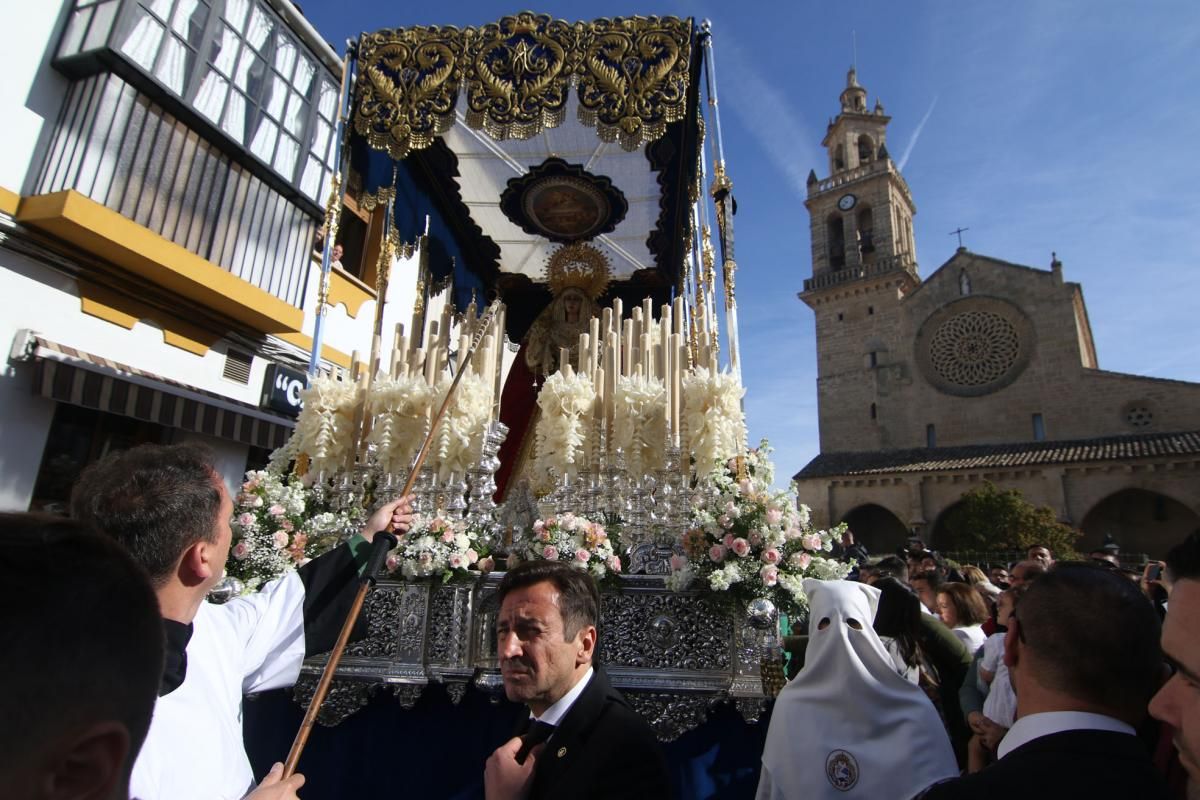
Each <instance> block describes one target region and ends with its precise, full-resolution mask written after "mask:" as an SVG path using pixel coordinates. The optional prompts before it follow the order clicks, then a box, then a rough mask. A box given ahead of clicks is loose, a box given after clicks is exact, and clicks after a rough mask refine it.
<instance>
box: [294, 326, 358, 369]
mask: <svg viewBox="0 0 1200 800" xmlns="http://www.w3.org/2000/svg"><path fill="white" fill-rule="evenodd" d="M276 335H277V336H279V338H280V339H283V340H284V341H285V342H287V343H288V344H294V345H296V347H299V348H302V349H303V350H305V351H306V352H309V353H311V352H312V337H311V336H305V335H304V334H303V333H280V334H276ZM321 358H323V359H325V360H326V361H332V362H333V363H334V364H337V365H338V366H339V367H345V368H346V369H350V356H349V355H347V354H346V353H343V352H342V351H341V350H338V349H337V348H336V347H330V346H329V345H327V344H325V345H321Z"/></svg>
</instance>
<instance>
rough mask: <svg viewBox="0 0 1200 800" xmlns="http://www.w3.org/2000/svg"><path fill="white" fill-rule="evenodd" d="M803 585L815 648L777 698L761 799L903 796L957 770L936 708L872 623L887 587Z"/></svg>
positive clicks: (877, 799)
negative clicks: (900, 668)
mask: <svg viewBox="0 0 1200 800" xmlns="http://www.w3.org/2000/svg"><path fill="white" fill-rule="evenodd" d="M804 591H805V593H806V594H807V595H808V598H809V631H808V635H809V639H808V650H807V651H806V653H805V659H804V668H803V669H802V670H800V673H799V674H798V675H797V676H796V677H795V678H794V679H792V681H791V682H790V683H789V684H788V685H787V686H785V687H784V688H783V691H782V692H780V693H779V697H778V698H776V700H775V710H774V711H773V712H772V715H771V727H770V728H769V729H768V732H767V743H766V746H765V747H764V748H763V757H762V774H761V776H760V778H759V784H758V800H791V799H792V798H797V799H798V798H806V800H822V799H824V798H828V799H829V800H833V798H837V800H848V799H850V798H863V799H864V800H880V798H895V799H896V800H904V798H911V797H913V796H915V795H916V794H918V793H919V792H921V791H922V790H924V789H925V788H926V787H928V786H929V785H931V784H933V783H935V782H937V781H940V780H944V779H946V778H950V777H953V776H955V775H957V774H958V766H957V764H956V762H955V760H954V751H953V750H952V749H951V747H950V740H949V739H948V738H947V736H946V731H945V728H943V727H942V722H941V720H940V719H939V718H938V715H937V711H936V710H935V709H934V707H933V704H932V703H930V702H929V699H928V698H927V697H926V696H925V693H924V692H922V691H921V689H920V688H918V687H917V686H916V685H914V684H912V683H910V682H909V681H907V680H905V679H904V678H903V677H901V676H900V675H897V674H896V670H895V668H894V667H893V665H892V659H891V657H890V656H889V655H888V652H887V650H886V648H885V647H884V646H883V643H882V642H881V641H880V640H879V635H878V634H877V633H875V629H874V628H873V627H872V622H873V621H874V619H875V610H876V608H877V607H878V603H879V590H878V589H876V588H874V587H872V586H867V585H866V584H862V583H853V582H849V581H819V580H814V579H806V580H805V581H804Z"/></svg>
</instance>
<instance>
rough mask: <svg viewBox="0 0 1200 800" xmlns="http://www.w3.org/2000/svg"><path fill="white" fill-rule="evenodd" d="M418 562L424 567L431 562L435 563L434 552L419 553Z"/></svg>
mask: <svg viewBox="0 0 1200 800" xmlns="http://www.w3.org/2000/svg"><path fill="white" fill-rule="evenodd" d="M417 563H419V564H420V565H421V566H423V567H427V566H429V565H430V564H431V563H433V554H432V553H420V554H418V555H417Z"/></svg>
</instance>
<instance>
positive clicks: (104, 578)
mask: <svg viewBox="0 0 1200 800" xmlns="http://www.w3.org/2000/svg"><path fill="white" fill-rule="evenodd" d="M0 586H3V587H4V592H5V597H4V602H2V603H0V631H3V632H4V646H3V647H2V648H0V686H3V687H4V691H3V692H0V720H3V723H2V724H0V776H3V775H7V774H11V773H10V770H11V769H12V768H13V767H14V766H18V765H21V764H22V763H26V762H28V761H30V760H32V759H34V758H36V757H37V756H38V755H39V748H42V747H45V746H47V745H49V744H50V743H51V742H52V741H53V740H54V739H55V738H56V737H59V736H62V735H63V734H64V733H67V732H69V731H71V730H73V729H77V728H81V727H82V726H86V725H90V724H94V723H97V722H103V721H108V720H116V721H119V722H121V723H122V724H123V725H124V726H125V728H126V729H127V730H128V731H129V738H130V752H129V755H128V757H127V761H126V764H125V779H126V781H128V777H129V772H130V770H131V769H132V767H133V762H134V759H135V758H136V757H137V753H138V750H139V749H140V748H141V746H142V742H143V740H144V739H145V738H146V732H147V731H148V730H149V728H150V717H151V714H152V713H153V711H154V702H155V699H156V698H157V697H158V687H159V682H160V681H161V678H162V670H163V625H162V617H161V616H160V614H159V610H158V600H157V599H156V598H155V595H154V591H153V590H152V589H151V587H150V582H149V579H148V578H147V577H146V574H145V572H144V571H143V570H142V569H141V568H140V567H138V565H137V564H136V563H134V561H133V559H131V558H130V557H129V555H128V554H127V553H126V552H125V551H124V550H122V549H121V547H120V546H118V545H117V544H116V543H115V542H113V541H112V540H111V539H108V538H107V537H104V536H101V535H99V534H97V533H95V532H93V531H92V530H90V529H89V528H88V527H87V526H85V525H83V524H82V523H80V522H77V521H75V520H70V519H65V518H63V517H56V516H49V515H43V514H13V513H3V514H0ZM0 780H3V778H2V777H0Z"/></svg>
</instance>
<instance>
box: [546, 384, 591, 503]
mask: <svg viewBox="0 0 1200 800" xmlns="http://www.w3.org/2000/svg"><path fill="white" fill-rule="evenodd" d="M595 399H596V390H595V388H594V387H593V386H592V382H591V381H589V380H588V379H587V376H586V375H580V374H575V375H571V376H570V377H567V376H566V375H564V374H563V373H562V372H555V373H554V374H552V375H551V376H550V377H549V378H547V379H546V382H545V384H543V385H542V390H541V392H540V393H539V394H538V400H537V402H538V407H539V408H540V409H541V411H542V414H541V417H540V418H539V419H538V422H537V429H536V431H535V436H536V446H537V451H536V454H535V456H534V465H533V469H534V472H533V474H534V477H535V481H536V483H537V484H540V485H542V486H544V485H545V484H546V483H547V482H549V481H550V480H552V479H553V476H555V475H558V476H561V475H570V476H571V477H574V476H575V475H576V474H577V473H578V471H579V466H580V464H583V463H585V462H586V460H587V454H588V444H589V442H588V438H589V433H590V429H591V421H592V406H593V403H594V402H595Z"/></svg>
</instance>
